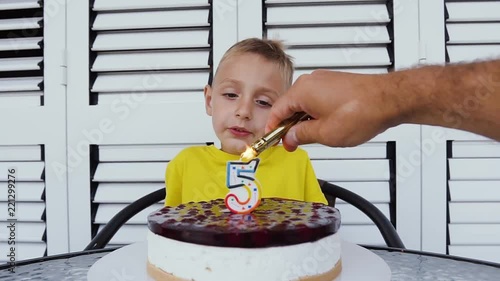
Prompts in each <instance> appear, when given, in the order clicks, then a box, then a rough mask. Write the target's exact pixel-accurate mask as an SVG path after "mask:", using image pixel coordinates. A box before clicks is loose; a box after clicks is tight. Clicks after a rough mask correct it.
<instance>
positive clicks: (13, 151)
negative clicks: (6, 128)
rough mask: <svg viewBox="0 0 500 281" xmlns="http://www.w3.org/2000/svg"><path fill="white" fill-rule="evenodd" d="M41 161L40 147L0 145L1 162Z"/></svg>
mask: <svg viewBox="0 0 500 281" xmlns="http://www.w3.org/2000/svg"><path fill="white" fill-rule="evenodd" d="M16 160H17V161H37V160H38V161H41V160H42V152H41V147H40V146H39V145H0V161H16Z"/></svg>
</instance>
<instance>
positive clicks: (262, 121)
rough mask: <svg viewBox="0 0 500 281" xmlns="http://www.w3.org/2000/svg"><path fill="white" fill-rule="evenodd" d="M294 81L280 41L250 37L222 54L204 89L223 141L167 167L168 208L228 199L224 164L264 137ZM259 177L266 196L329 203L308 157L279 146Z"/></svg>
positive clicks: (263, 161)
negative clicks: (273, 108)
mask: <svg viewBox="0 0 500 281" xmlns="http://www.w3.org/2000/svg"><path fill="white" fill-rule="evenodd" d="M292 80H293V63H292V61H291V58H290V57H289V56H288V55H287V54H286V53H285V52H284V50H283V46H282V45H281V43H279V42H276V41H273V40H266V39H256V38H251V39H246V40H243V41H241V42H238V43H236V44H235V45H233V46H232V47H231V48H229V50H228V51H227V52H226V53H225V54H224V56H223V57H222V59H221V62H220V64H219V67H218V69H217V71H216V73H215V75H214V79H213V83H212V85H207V86H206V87H205V90H204V94H205V108H206V112H207V114H208V115H209V116H212V125H213V127H214V130H215V133H216V135H217V137H218V138H219V140H220V142H221V148H220V149H218V148H216V147H215V146H213V145H209V146H196V147H190V148H186V149H184V150H183V151H181V152H180V153H179V154H178V155H177V156H176V157H175V158H174V159H173V160H172V161H170V163H169V164H168V166H167V171H166V175H165V183H166V188H167V191H166V193H167V195H166V198H165V206H176V205H179V204H182V203H187V202H190V201H195V202H197V201H208V200H212V199H218V198H224V197H225V196H226V194H227V193H228V192H229V188H228V187H227V186H226V163H227V161H230V160H231V161H237V160H239V159H240V154H241V153H242V152H243V151H245V149H246V147H247V145H250V144H251V143H252V142H254V141H255V140H257V139H259V138H260V137H262V136H263V135H264V128H265V125H266V121H267V117H268V114H269V111H270V108H271V106H272V104H273V102H274V101H275V100H276V99H277V98H278V96H280V95H282V94H284V93H285V91H286V90H287V89H288V88H289V87H290V86H291V84H292ZM259 158H260V162H259V166H258V167H257V171H256V174H255V177H256V179H257V180H258V181H259V182H260V184H261V191H262V194H261V195H262V198H266V197H281V198H288V199H295V200H301V201H311V202H320V203H324V204H327V201H326V199H325V197H324V195H323V193H322V191H321V189H320V187H319V184H318V181H317V178H316V175H315V173H314V170H313V168H312V165H311V162H310V160H309V157H308V155H307V153H306V152H305V151H304V150H301V149H298V150H296V151H295V152H293V153H290V152H287V151H286V150H285V149H284V148H283V146H281V145H278V146H274V147H272V148H269V149H267V150H266V151H264V152H263V153H262V154H260V155H259Z"/></svg>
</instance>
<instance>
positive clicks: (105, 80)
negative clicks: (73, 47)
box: [0, 71, 208, 92]
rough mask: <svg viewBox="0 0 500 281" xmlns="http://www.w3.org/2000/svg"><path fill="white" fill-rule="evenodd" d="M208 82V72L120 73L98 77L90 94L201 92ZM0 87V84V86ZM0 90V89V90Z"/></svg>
mask: <svg viewBox="0 0 500 281" xmlns="http://www.w3.org/2000/svg"><path fill="white" fill-rule="evenodd" d="M207 82H208V71H206V72H185V73H161V72H157V73H155V74H154V75H152V74H151V73H147V72H145V73H122V74H106V75H104V74H103V75H99V76H98V77H97V79H96V81H95V83H94V86H93V87H92V92H124V91H131V92H144V91H162V90H163V91H165V90H169V91H176V90H187V91H190V90H191V91H192V90H203V88H204V87H205V85H206V84H207ZM0 85H1V84H0ZM0 89H1V88H0Z"/></svg>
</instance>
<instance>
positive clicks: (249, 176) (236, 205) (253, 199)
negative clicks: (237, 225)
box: [224, 158, 261, 214]
mask: <svg viewBox="0 0 500 281" xmlns="http://www.w3.org/2000/svg"><path fill="white" fill-rule="evenodd" d="M259 161H260V160H259V158H256V159H253V160H251V161H249V162H240V161H229V162H227V177H226V186H227V187H228V188H229V193H228V194H227V195H226V198H225V200H224V201H225V203H226V207H227V208H228V209H229V210H231V212H233V213H237V214H248V213H250V212H252V211H253V210H254V209H255V208H257V207H258V206H259V204H260V199H261V190H260V183H259V181H258V180H257V179H256V178H255V172H256V170H257V166H259Z"/></svg>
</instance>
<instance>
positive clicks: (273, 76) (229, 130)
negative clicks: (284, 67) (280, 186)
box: [205, 54, 285, 154]
mask: <svg viewBox="0 0 500 281" xmlns="http://www.w3.org/2000/svg"><path fill="white" fill-rule="evenodd" d="M284 92H285V82H284V80H283V78H282V75H281V71H280V69H279V67H278V65H277V64H276V63H273V62H270V61H268V60H266V59H265V58H263V57H261V56H259V55H256V54H236V55H234V56H232V57H230V58H228V59H226V60H225V61H224V62H222V64H221V65H220V66H219V69H218V72H217V75H216V77H215V78H214V81H213V83H212V87H210V86H206V87H205V107H206V110H207V114H208V115H210V116H212V124H213V127H214V130H215V133H216V135H217V137H218V138H219V140H220V141H221V144H222V147H221V148H222V150H223V151H225V152H227V153H231V154H241V153H242V152H243V151H245V149H246V146H247V145H250V144H251V143H252V142H254V141H255V140H257V139H259V138H260V137H262V136H263V135H264V127H265V125H266V121H267V117H268V115H269V110H270V109H271V106H272V104H273V103H274V101H275V100H276V99H277V98H278V96H280V95H281V94H283V93H284Z"/></svg>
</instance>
